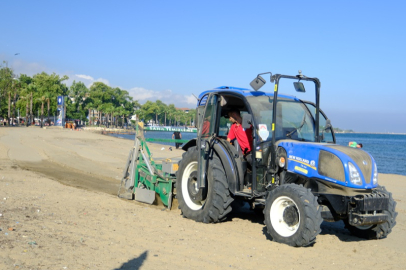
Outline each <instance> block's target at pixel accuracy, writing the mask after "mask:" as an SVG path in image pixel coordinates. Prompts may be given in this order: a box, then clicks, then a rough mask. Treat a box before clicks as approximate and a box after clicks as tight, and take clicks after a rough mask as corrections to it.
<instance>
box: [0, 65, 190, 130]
mask: <svg viewBox="0 0 406 270" xmlns="http://www.w3.org/2000/svg"><path fill="white" fill-rule="evenodd" d="M68 79H69V77H68V76H66V75H64V76H59V75H57V74H55V73H53V74H47V73H45V72H42V73H38V74H35V75H34V76H32V77H30V76H28V75H25V74H20V75H15V74H14V72H13V70H12V69H11V68H9V67H8V66H7V63H6V62H5V61H3V65H0V117H2V118H3V119H6V120H7V123H10V119H16V118H17V117H18V116H19V117H21V118H23V119H24V120H25V123H26V124H27V125H28V124H29V123H33V122H34V118H37V117H38V118H40V119H41V126H42V123H44V119H45V121H48V122H50V121H51V120H52V119H53V117H55V116H57V115H58V111H57V97H58V96H65V97H67V98H65V103H66V118H67V119H77V120H81V121H84V122H86V124H90V125H94V124H97V125H105V126H107V127H109V126H116V127H118V126H123V125H125V124H128V119H129V118H131V116H133V115H136V117H137V119H138V120H139V121H143V122H144V123H145V124H148V123H153V124H156V125H169V126H171V125H172V126H179V125H186V126H191V125H193V123H194V119H195V116H196V110H194V109H191V110H189V111H188V112H187V111H183V110H180V109H177V108H176V107H175V105H174V104H169V105H167V104H165V103H163V102H162V101H160V100H157V101H155V102H152V101H147V102H146V103H145V104H143V105H141V104H140V103H139V101H138V100H134V99H133V97H131V96H130V95H129V93H128V91H126V90H123V89H120V88H118V87H115V88H114V87H110V86H108V85H106V84H104V83H102V82H95V83H93V84H92V85H91V86H90V87H89V88H88V87H87V86H86V85H85V84H84V83H83V82H80V81H79V82H76V81H73V83H72V85H71V86H70V87H68V86H66V84H65V83H64V82H65V81H66V80H68ZM35 116H37V117H35Z"/></svg>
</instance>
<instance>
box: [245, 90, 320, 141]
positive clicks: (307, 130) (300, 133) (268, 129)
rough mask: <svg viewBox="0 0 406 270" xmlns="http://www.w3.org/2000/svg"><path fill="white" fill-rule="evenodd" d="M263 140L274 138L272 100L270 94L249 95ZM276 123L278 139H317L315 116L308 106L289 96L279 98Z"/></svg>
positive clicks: (260, 136)
mask: <svg viewBox="0 0 406 270" xmlns="http://www.w3.org/2000/svg"><path fill="white" fill-rule="evenodd" d="M247 100H248V101H249V103H250V105H251V109H252V111H253V116H254V119H255V120H254V123H255V125H256V128H257V130H258V135H259V138H260V140H261V141H268V140H271V139H272V102H273V98H272V97H269V96H256V97H247ZM276 110H277V115H276V123H275V134H276V140H282V139H292V140H299V141H310V142H314V141H315V132H314V130H315V129H314V126H315V124H314V122H315V121H314V118H313V116H312V115H311V114H310V112H309V110H308V108H307V106H306V105H305V104H304V103H303V102H301V101H299V100H293V99H287V98H280V99H278V104H277V109H276Z"/></svg>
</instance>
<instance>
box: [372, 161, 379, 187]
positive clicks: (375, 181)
mask: <svg viewBox="0 0 406 270" xmlns="http://www.w3.org/2000/svg"><path fill="white" fill-rule="evenodd" d="M372 183H373V184H374V185H377V184H378V168H377V167H376V163H375V164H374V178H373V179H372Z"/></svg>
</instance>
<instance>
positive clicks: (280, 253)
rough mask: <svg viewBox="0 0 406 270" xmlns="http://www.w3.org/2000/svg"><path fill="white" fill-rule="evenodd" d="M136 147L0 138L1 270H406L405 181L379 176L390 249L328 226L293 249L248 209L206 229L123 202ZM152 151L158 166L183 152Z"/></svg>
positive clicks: (24, 135)
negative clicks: (388, 199) (392, 215)
mask: <svg viewBox="0 0 406 270" xmlns="http://www.w3.org/2000/svg"><path fill="white" fill-rule="evenodd" d="M132 145H133V142H132V141H130V140H123V139H119V138H114V137H110V136H103V135H101V134H96V133H92V132H84V131H71V130H65V129H40V128H37V127H30V128H25V127H20V128H9V127H5V128H3V127H2V128H0V214H1V216H0V228H1V231H0V250H1V252H0V269H139V268H141V269H203V268H205V269H225V268H227V269H269V268H278V269H326V268H330V269H342V268H344V267H354V268H357V269H371V268H373V269H378V268H379V269H404V268H405V263H406V246H405V245H404V243H405V242H406V234H405V230H406V225H405V215H404V214H405V212H406V192H405V190H406V176H400V175H391V174H380V175H379V182H380V184H381V185H385V186H386V187H387V189H388V190H389V191H391V192H392V193H393V196H394V198H395V200H396V202H397V211H398V213H399V215H398V218H397V225H396V226H395V228H394V229H393V232H392V233H391V234H390V235H389V236H388V237H387V238H386V239H382V240H378V241H364V240H362V239H359V238H356V237H353V236H350V234H349V233H348V232H347V231H346V230H345V229H344V226H343V224H342V223H323V224H322V233H321V234H320V235H319V236H318V237H317V242H316V244H315V245H314V246H313V247H308V248H291V247H288V246H286V245H281V244H278V243H275V242H271V241H270V240H269V239H268V238H267V235H266V234H265V231H266V230H265V226H264V225H263V216H261V215H258V214H256V213H254V212H251V211H249V210H247V209H236V210H233V212H232V213H231V218H230V221H227V222H224V223H220V224H209V225H207V224H201V223H196V222H194V221H191V220H188V219H184V218H182V217H181V216H180V211H179V210H178V209H173V210H171V211H169V210H166V209H164V208H163V207H162V206H160V205H158V206H150V205H145V204H141V203H137V202H134V201H127V200H123V199H119V198H117V196H116V194H117V191H118V187H119V184H120V178H121V175H122V171H123V168H124V165H125V161H126V160H127V156H128V153H129V151H130V149H131V147H132ZM149 145H150V150H151V151H152V152H153V153H154V159H155V160H157V161H159V160H163V159H166V158H171V159H173V160H176V159H179V158H180V157H181V154H182V152H183V151H181V150H176V149H174V151H169V150H167V149H165V150H161V148H162V145H153V144H149ZM9 229H10V230H9Z"/></svg>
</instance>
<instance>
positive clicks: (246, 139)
mask: <svg viewBox="0 0 406 270" xmlns="http://www.w3.org/2000/svg"><path fill="white" fill-rule="evenodd" d="M228 116H229V117H230V119H229V120H230V122H231V123H232V125H231V128H230V131H229V133H228V135H227V141H228V142H231V141H233V140H235V139H237V141H238V144H239V145H240V147H241V150H242V152H243V154H244V158H246V159H247V160H250V158H247V155H249V154H250V153H251V150H252V127H250V128H249V129H244V128H243V127H242V118H241V115H240V112H239V111H238V110H232V111H230V112H229V113H228Z"/></svg>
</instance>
